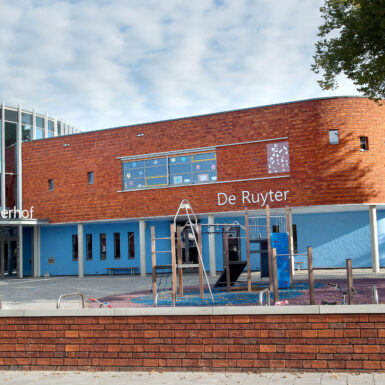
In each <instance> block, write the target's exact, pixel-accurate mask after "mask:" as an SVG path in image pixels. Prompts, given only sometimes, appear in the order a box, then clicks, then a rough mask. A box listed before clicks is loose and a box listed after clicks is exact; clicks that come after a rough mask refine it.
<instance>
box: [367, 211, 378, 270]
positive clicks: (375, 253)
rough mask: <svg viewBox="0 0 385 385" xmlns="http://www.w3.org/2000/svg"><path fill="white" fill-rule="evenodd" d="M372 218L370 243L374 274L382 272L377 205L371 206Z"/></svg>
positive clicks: (370, 213)
mask: <svg viewBox="0 0 385 385" xmlns="http://www.w3.org/2000/svg"><path fill="white" fill-rule="evenodd" d="M369 218H370V241H371V247H372V270H373V273H379V272H380V257H379V252H378V229H377V208H376V206H375V205H371V206H369Z"/></svg>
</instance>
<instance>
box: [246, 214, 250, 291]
mask: <svg viewBox="0 0 385 385" xmlns="http://www.w3.org/2000/svg"><path fill="white" fill-rule="evenodd" d="M245 238H246V258H247V291H248V292H249V293H251V263H250V229H249V212H248V211H247V207H245Z"/></svg>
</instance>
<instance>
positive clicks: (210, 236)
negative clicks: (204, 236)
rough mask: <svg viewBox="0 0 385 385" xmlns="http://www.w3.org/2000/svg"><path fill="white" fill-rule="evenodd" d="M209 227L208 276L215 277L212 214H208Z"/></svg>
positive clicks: (215, 263)
mask: <svg viewBox="0 0 385 385" xmlns="http://www.w3.org/2000/svg"><path fill="white" fill-rule="evenodd" d="M207 219H208V224H209V225H210V226H209V227H208V228H209V255H210V276H211V277H215V276H216V275H217V261H216V252H215V226H214V215H212V214H210V215H209V216H208V218H207Z"/></svg>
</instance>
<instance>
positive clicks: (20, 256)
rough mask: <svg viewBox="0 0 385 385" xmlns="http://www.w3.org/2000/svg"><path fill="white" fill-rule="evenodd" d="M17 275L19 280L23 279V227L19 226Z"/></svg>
mask: <svg viewBox="0 0 385 385" xmlns="http://www.w3.org/2000/svg"><path fill="white" fill-rule="evenodd" d="M16 255H17V257H16V258H17V275H18V277H19V278H23V226H22V225H19V226H18V237H17V253H16Z"/></svg>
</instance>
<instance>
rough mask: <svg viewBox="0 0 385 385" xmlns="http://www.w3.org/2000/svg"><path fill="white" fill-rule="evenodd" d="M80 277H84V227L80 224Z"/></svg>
mask: <svg viewBox="0 0 385 385" xmlns="http://www.w3.org/2000/svg"><path fill="white" fill-rule="evenodd" d="M78 276H79V278H82V277H84V226H83V223H78Z"/></svg>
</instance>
